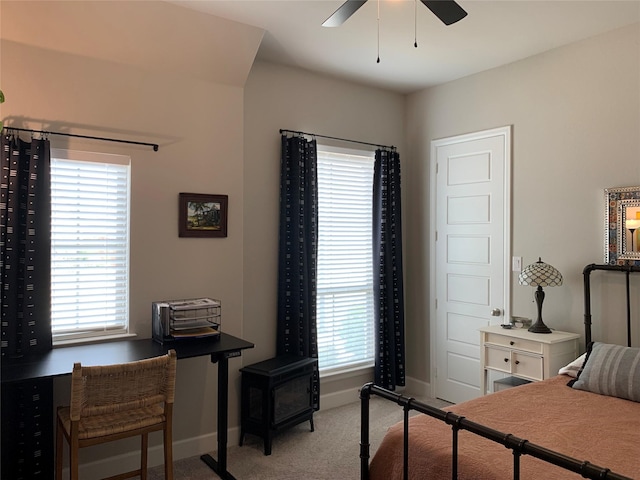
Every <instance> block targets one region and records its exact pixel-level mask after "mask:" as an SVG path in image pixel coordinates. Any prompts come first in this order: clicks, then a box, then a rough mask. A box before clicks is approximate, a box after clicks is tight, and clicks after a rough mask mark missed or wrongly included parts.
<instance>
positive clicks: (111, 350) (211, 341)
mask: <svg viewBox="0 0 640 480" xmlns="http://www.w3.org/2000/svg"><path fill="white" fill-rule="evenodd" d="M253 346H254V345H253V343H250V342H247V341H245V340H242V339H241V338H237V337H234V336H232V335H229V334H226V333H222V334H220V336H219V337H217V338H203V339H189V340H180V341H175V342H172V343H165V344H164V345H160V344H159V343H157V342H155V341H153V340H152V339H142V340H126V341H116V342H108V343H99V344H91V345H78V346H72V347H59V348H54V349H53V350H50V351H49V352H46V353H44V354H42V355H38V356H31V357H23V358H21V359H19V362H12V361H9V360H4V359H3V361H2V384H3V385H5V386H6V385H8V384H10V383H12V382H20V381H25V380H35V379H41V378H52V377H58V376H62V375H70V374H71V370H72V369H73V364H74V363H75V362H80V363H82V365H86V366H91V365H109V364H114V363H126V362H132V361H136V360H142V359H145V358H151V357H156V356H159V355H164V354H166V353H167V351H168V350H170V349H174V350H175V351H176V353H177V355H178V359H181V358H193V357H200V356H205V355H210V356H211V362H212V363H217V364H218V426H217V428H218V460H217V461H216V460H215V459H214V458H213V457H212V456H211V455H209V454H205V455H202V456H201V457H200V458H201V459H202V461H203V462H205V463H206V464H207V465H209V467H210V468H211V469H212V470H213V471H214V472H216V473H217V474H218V476H220V478H222V479H224V480H234V477H233V476H232V475H231V474H230V473H229V472H228V471H227V427H228V418H227V411H228V406H229V399H228V393H229V363H228V361H229V358H233V357H239V356H240V355H241V354H242V350H244V349H247V348H253ZM52 450H53V439H52Z"/></svg>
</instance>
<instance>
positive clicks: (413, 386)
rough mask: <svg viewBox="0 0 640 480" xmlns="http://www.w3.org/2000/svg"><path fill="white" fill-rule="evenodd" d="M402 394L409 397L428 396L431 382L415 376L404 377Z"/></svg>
mask: <svg viewBox="0 0 640 480" xmlns="http://www.w3.org/2000/svg"><path fill="white" fill-rule="evenodd" d="M405 383H406V386H405V387H404V395H407V396H411V397H430V396H431V384H430V383H429V382H425V381H423V380H418V379H417V378H412V377H406V379H405Z"/></svg>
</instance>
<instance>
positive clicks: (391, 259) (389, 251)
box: [373, 150, 405, 390]
mask: <svg viewBox="0 0 640 480" xmlns="http://www.w3.org/2000/svg"><path fill="white" fill-rule="evenodd" d="M373 175H374V176H373V258H374V261H373V295H374V315H375V324H376V352H375V353H376V360H375V383H376V384H377V385H379V386H381V387H383V388H387V389H390V390H395V387H396V386H402V385H404V384H405V356H404V287H403V281H402V215H401V212H402V208H401V201H400V155H398V153H397V152H395V151H388V150H376V159H375V166H374V174H373Z"/></svg>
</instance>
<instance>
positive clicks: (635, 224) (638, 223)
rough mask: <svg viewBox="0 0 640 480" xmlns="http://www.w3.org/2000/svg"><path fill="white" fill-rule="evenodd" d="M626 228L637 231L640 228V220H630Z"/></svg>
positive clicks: (627, 221) (626, 223)
mask: <svg viewBox="0 0 640 480" xmlns="http://www.w3.org/2000/svg"><path fill="white" fill-rule="evenodd" d="M625 226H626V227H627V229H629V230H636V229H638V228H640V219H635V218H628V219H627V220H626V222H625Z"/></svg>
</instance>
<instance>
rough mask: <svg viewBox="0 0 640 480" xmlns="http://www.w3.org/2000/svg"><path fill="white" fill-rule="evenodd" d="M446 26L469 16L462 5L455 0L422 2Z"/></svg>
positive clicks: (423, 0)
mask: <svg viewBox="0 0 640 480" xmlns="http://www.w3.org/2000/svg"><path fill="white" fill-rule="evenodd" d="M420 1H421V2H422V3H424V4H425V6H426V7H427V8H428V9H429V10H431V11H432V12H433V14H434V15H435V16H436V17H438V18H439V19H440V20H442V23H444V24H445V25H451V24H452V23H456V22H458V21H460V20H462V19H463V18H464V17H466V16H467V12H465V11H464V10H463V9H462V7H461V6H460V5H458V4H457V3H456V2H454V1H453V0H420Z"/></svg>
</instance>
